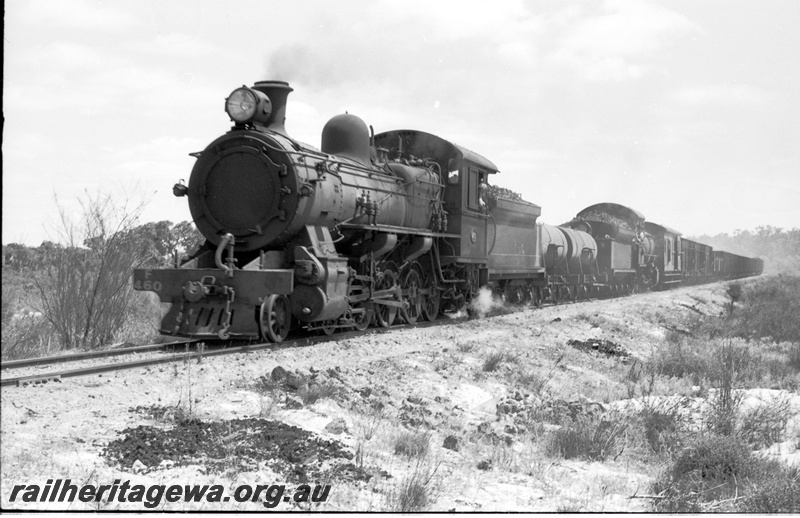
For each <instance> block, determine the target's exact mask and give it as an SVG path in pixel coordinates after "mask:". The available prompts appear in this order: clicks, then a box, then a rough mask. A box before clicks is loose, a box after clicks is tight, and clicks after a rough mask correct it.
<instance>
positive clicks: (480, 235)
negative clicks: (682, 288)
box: [133, 81, 763, 342]
mask: <svg viewBox="0 0 800 518" xmlns="http://www.w3.org/2000/svg"><path fill="white" fill-rule="evenodd" d="M292 91H293V90H292V88H291V87H290V86H289V85H288V84H287V83H285V82H282V81H260V82H256V83H255V84H254V85H253V86H251V87H248V86H242V87H240V88H237V89H235V90H234V91H233V92H232V93H231V94H230V95H229V96H228V97H227V99H226V100H225V111H226V113H227V114H228V116H229V117H230V119H231V121H232V123H233V127H232V128H231V129H230V131H228V132H227V133H225V134H224V135H222V136H221V137H219V138H218V139H216V140H215V141H213V142H212V143H211V144H209V145H208V146H207V147H206V148H205V149H204V150H203V151H201V152H199V153H192V156H194V157H195V158H196V159H197V161H196V163H195V165H194V168H193V170H192V174H191V177H190V179H189V184H188V185H184V184H183V183H178V184H176V185H175V186H174V188H173V193H174V194H175V196H178V197H184V196H185V197H187V198H188V202H189V209H190V211H191V214H192V219H193V220H194V223H195V224H196V225H197V228H198V229H199V230H200V232H201V233H202V234H203V236H204V237H205V238H206V241H205V243H204V244H203V245H202V246H201V247H200V248H199V249H198V250H197V251H196V252H195V253H193V254H192V255H191V257H189V258H188V259H187V260H185V261H184V262H183V263H182V264H179V265H177V267H176V268H173V269H137V270H135V271H134V274H133V283H134V288H135V289H137V290H143V291H153V292H155V293H157V294H158V296H159V298H160V300H161V301H162V302H165V303H170V304H171V306H170V309H169V311H168V313H167V314H166V315H165V317H164V318H163V321H162V323H161V329H160V332H161V333H162V334H164V335H173V336H185V337H195V338H204V339H228V338H248V339H259V338H263V339H265V340H270V341H273V342H280V341H283V340H285V339H286V337H287V335H288V333H289V331H290V329H291V328H292V327H303V328H305V329H308V330H312V331H320V332H323V333H326V334H331V333H333V332H335V331H336V330H337V329H347V328H349V329H357V330H363V329H366V328H367V327H368V326H370V325H372V324H375V325H378V326H383V327H388V326H391V325H392V324H393V323H395V322H396V321H398V320H402V321H404V322H407V323H411V324H413V323H415V322H417V321H418V319H420V318H422V319H425V320H434V319H436V318H437V317H438V316H439V315H440V314H441V313H443V312H445V311H453V310H458V309H460V308H462V307H468V305H469V303H470V302H471V300H472V299H473V298H474V297H475V296H476V295H477V293H478V290H479V288H480V287H482V286H488V287H490V288H492V289H493V290H494V291H496V292H498V293H502V294H503V295H504V296H505V297H506V299H508V300H510V301H512V302H519V303H523V302H531V303H533V304H537V305H540V304H541V303H542V302H543V301H545V300H549V301H552V302H554V303H558V302H559V300H561V299H564V298H570V299H572V300H577V299H578V298H580V297H590V296H600V295H606V294H615V293H626V292H632V291H635V290H637V289H649V288H658V287H667V286H671V285H675V284H677V283H680V282H684V281H691V282H702V281H708V280H712V279H717V278H732V277H738V276H744V275H754V274H757V273H760V272H761V269H763V263H762V262H760V260H758V259H747V258H741V257H738V256H733V255H732V254H726V253H724V252H714V251H712V250H711V249H710V247H706V246H705V245H701V244H699V243H692V242H689V241H687V240H683V245H684V248H685V252H684V248H682V242H681V240H680V235H679V234H678V233H677V232H675V231H672V230H670V229H668V228H666V227H661V226H659V225H654V224H651V223H649V222H646V221H645V219H644V216H642V215H641V214H640V213H638V212H636V211H634V210H632V209H628V208H626V207H623V206H621V205H616V204H611V203H604V204H598V205H594V206H592V207H589V208H587V209H585V210H583V211H582V212H580V213H579V214H578V215H577V217H576V218H575V219H574V220H573V221H570V222H569V223H567V224H565V225H562V226H559V227H555V226H550V225H541V224H537V221H536V220H537V218H538V217H539V216H540V215H541V207H539V206H538V205H535V204H533V203H529V202H527V201H524V200H522V199H519V197H517V196H510V195H507V194H506V193H505V191H504V190H498V189H497V188H495V187H494V186H493V185H492V184H493V182H492V177H493V176H494V175H496V174H497V173H498V172H499V171H498V169H497V167H496V166H495V165H494V164H493V163H492V162H491V161H489V160H487V159H486V158H484V157H482V156H480V155H478V154H477V153H474V152H472V151H470V150H468V149H466V148H463V147H461V146H459V145H457V144H454V143H452V142H449V141H447V140H445V139H443V138H441V137H438V136H436V135H432V134H429V133H425V132H421V131H416V130H397V131H390V132H385V133H380V134H377V135H376V134H374V133H373V132H372V129H371V127H369V128H368V127H367V125H366V124H365V123H364V122H363V121H362V120H361V119H359V118H358V117H356V116H354V115H350V114H344V115H337V116H335V117H333V118H332V119H331V120H330V121H328V123H327V124H326V125H325V127H324V128H323V130H322V143H321V148H320V149H317V148H315V147H313V146H310V145H308V144H304V143H302V142H298V141H297V140H295V139H293V138H291V137H290V136H289V135H288V134H287V133H286V129H285V126H284V123H285V114H286V106H287V98H288V95H289V93H290V92H292ZM690 243H691V246H688V245H689V244H690ZM718 254H719V255H718ZM684 255H686V257H687V259H686V260H685V261H683V262H682V260H681V258H682V257H684ZM689 257H691V261H690V260H689ZM684 263H685V264H684Z"/></svg>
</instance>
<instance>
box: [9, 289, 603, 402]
mask: <svg viewBox="0 0 800 518" xmlns="http://www.w3.org/2000/svg"><path fill="white" fill-rule="evenodd" d="M590 300H597V299H583V298H581V299H578V300H577V302H585V301H590ZM573 302H575V301H573ZM547 305H548V306H549V305H551V304H547ZM552 305H553V306H557V305H558V303H557V302H556V303H554V304H552ZM529 307H533V306H528V305H515V306H512V307H509V306H506V307H504V309H503V311H504V314H511V313H516V312H519V311H523V310H525V309H527V308H529ZM538 307H541V306H538ZM465 320H467V317H458V318H454V317H450V318H446V317H445V318H439V319H437V320H435V321H433V322H422V321H420V322H417V323H415V324H399V325H393V326H391V327H388V328H380V327H371V328H369V330H368V331H355V330H351V331H344V332H340V333H334V334H332V335H317V336H302V337H298V338H295V339H292V340H286V341H284V342H280V343H273V342H264V343H258V344H247V345H242V346H235V347H231V346H230V342H228V343H227V344H225V345H223V346H222V347H219V346H212V347H211V348H206V347H205V346H202V345H201V347H200V348H199V350H197V351H194V352H183V353H177V354H171V355H165V356H157V357H154V358H144V359H138V360H132V361H126V362H116V363H108V364H101V365H91V366H88V367H81V368H75V369H66V370H59V371H49V372H44V373H36V374H31V375H26V376H16V377H6V378H2V379H0V386H2V387H10V386H18V387H23V386H27V385H31V384H39V383H46V382H48V381H60V380H62V379H66V378H73V377H78V376H89V375H92V374H103V373H106V372H114V371H120V370H127V369H135V368H139V367H148V366H151V365H159V364H164V363H172V362H178V361H189V360H195V359H198V360H199V359H201V358H206V357H213V356H222V355H228V354H239V353H249V352H254V351H260V350H263V349H284V348H291V347H305V346H309V345H315V344H320V343H325V342H331V341H335V340H346V339H349V338H355V337H358V336H364V335H370V334H384V333H388V332H391V331H397V330H403V329H412V328H417V329H419V328H427V327H434V326H440V325H448V324H452V323H456V322H463V321H465ZM198 342H201V341H200V340H184V341H175V342H169V343H164V344H151V345H142V346H138V347H126V348H120V349H110V350H106V351H93V352H87V353H77V354H69V355H61V356H51V357H45V358H32V359H27V360H15V361H10V362H4V363H3V364H2V371H3V372H6V371H8V370H12V369H18V368H23V367H37V366H43V365H53V364H57V363H67V362H74V361H81V360H89V359H97V358H105V357H113V356H120V355H125V354H135V353H148V352H157V351H165V350H167V349H169V348H175V347H177V346H189V345H193V344H196V343H198Z"/></svg>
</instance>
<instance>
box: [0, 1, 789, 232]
mask: <svg viewBox="0 0 800 518" xmlns="http://www.w3.org/2000/svg"><path fill="white" fill-rule="evenodd" d="M798 27H800V2H797V1H796V0H784V1H778V0H759V1H756V0H751V1H736V0H725V1H723V0H718V1H712V0H707V1H702V2H698V1H696V0H673V1H670V0H662V1H643V0H637V1H628V0H605V1H549V0H536V1H521V0H495V1H493V2H489V1H485V0H481V1H471V0H458V1H455V0H454V1H443V0H424V1H421V0H393V1H387V0H369V1H367V0H364V1H354V0H338V1H330V0H324V1H320V0H314V1H311V0H291V1H273V0H259V1H242V0H238V1H235V0H234V1H222V0H220V1H207V0H185V1H183V0H182V1H171V0H150V1H148V0H135V1H125V0H114V1H97V0H91V1H90V0H45V1H35V0H7V1H6V2H5V34H4V50H3V54H4V62H3V72H4V75H3V112H4V117H5V124H4V127H3V144H2V145H3V178H2V179H3V225H2V242H3V243H4V244H8V243H12V242H18V243H25V244H28V245H32V246H36V245H38V244H40V243H41V242H42V241H44V240H54V241H58V240H59V238H60V237H61V236H60V234H59V232H58V230H57V227H58V226H57V222H58V218H59V207H61V208H62V209H63V210H64V211H65V213H66V214H68V215H69V216H71V217H72V216H76V217H77V215H79V214H80V204H79V200H80V199H81V197H85V196H87V193H88V195H93V194H95V193H101V192H102V193H107V194H111V195H113V196H114V197H115V199H117V200H120V201H119V203H120V205H122V204H123V203H124V202H126V201H127V202H131V203H134V204H135V203H138V201H140V200H145V201H146V202H147V204H146V206H145V208H144V211H143V212H142V220H141V221H142V222H145V221H160V220H164V219H167V220H170V221H173V222H178V221H182V220H188V219H190V217H191V216H190V214H189V210H188V204H187V202H186V198H175V197H174V196H173V195H172V185H173V184H175V183H176V182H177V181H178V180H180V179H184V180H185V181H187V182H188V180H189V175H190V173H191V168H192V166H193V164H194V160H195V159H194V158H192V157H190V156H189V153H191V152H196V151H201V150H202V149H204V148H205V146H206V145H208V144H209V143H210V142H211V141H212V140H214V139H215V138H216V137H218V136H219V135H221V134H222V133H224V132H226V131H227V130H228V129H229V128H230V122H229V119H228V117H227V115H226V114H225V112H224V99H225V97H227V96H228V94H229V93H230V92H231V91H232V90H234V89H235V88H237V87H239V86H242V85H252V84H253V83H254V82H255V81H259V80H267V79H274V80H283V81H288V82H289V83H290V85H291V86H292V87H293V88H294V92H292V93H291V94H290V95H289V104H288V107H287V114H286V117H287V119H286V128H287V131H288V133H289V134H290V135H291V136H292V137H294V138H295V139H297V140H300V141H302V142H306V143H308V144H311V145H313V146H316V147H319V145H320V133H321V130H322V127H323V126H324V124H325V123H326V122H327V121H328V120H329V119H330V118H331V117H333V116H335V115H337V114H340V113H344V112H345V111H347V112H349V113H351V114H355V115H358V116H359V117H361V118H362V119H364V121H365V122H366V123H367V124H369V125H372V126H373V127H374V128H375V131H376V133H379V132H382V131H389V130H392V129H417V130H421V131H426V132H429V133H434V134H436V135H439V136H441V137H443V138H445V139H447V140H450V141H452V142H455V143H457V144H459V145H461V146H463V147H466V148H469V149H471V150H472V151H475V152H477V153H479V154H480V155H483V156H484V157H486V158H488V159H489V160H491V161H492V162H493V163H495V164H496V165H497V167H498V169H499V170H500V174H498V175H496V176H494V177H493V178H492V180H493V181H492V183H496V184H498V185H501V186H503V187H506V188H509V189H512V190H514V191H517V192H519V193H520V194H522V195H523V197H524V198H525V199H526V200H528V201H531V202H534V203H536V204H538V205H540V206H542V216H541V218H540V221H544V222H547V223H550V224H560V223H563V222H565V221H568V220H569V219H571V218H572V217H573V216H574V215H575V214H576V213H577V212H579V211H580V210H581V209H583V208H585V207H587V206H589V205H592V204H595V203H599V202H616V203H621V204H624V205H628V206H630V207H632V208H634V209H636V210H638V211H640V212H642V213H643V214H644V215H645V216H646V217H647V219H648V220H650V221H654V222H657V223H660V224H663V225H666V226H669V227H672V228H675V229H677V230H679V231H681V232H683V233H684V234H685V235H701V234H717V233H721V232H727V233H732V232H733V231H734V230H736V229H742V230H745V229H746V230H753V229H755V228H756V227H757V226H761V225H772V226H776V227H781V228H785V229H789V228H794V227H800V30H798Z"/></svg>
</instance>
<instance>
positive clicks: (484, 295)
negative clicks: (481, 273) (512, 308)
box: [469, 286, 505, 318]
mask: <svg viewBox="0 0 800 518" xmlns="http://www.w3.org/2000/svg"><path fill="white" fill-rule="evenodd" d="M504 306H505V303H504V302H503V299H502V298H501V297H499V296H497V295H495V294H494V293H492V290H490V289H489V288H487V287H485V286H484V287H482V288H481V289H480V290H479V291H478V296H477V297H475V298H474V299H472V302H471V303H470V306H469V307H470V309H471V310H472V311H473V313H474V314H475V315H476V316H477V317H478V318H483V317H485V316H486V315H487V313H489V312H490V311H491V310H493V309H500V308H502V307H504Z"/></svg>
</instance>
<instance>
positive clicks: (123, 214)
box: [34, 195, 143, 348]
mask: <svg viewBox="0 0 800 518" xmlns="http://www.w3.org/2000/svg"><path fill="white" fill-rule="evenodd" d="M80 201H81V206H82V209H83V213H82V216H81V218H82V219H81V221H80V222H79V223H75V222H73V221H72V220H71V219H70V217H69V216H68V215H67V212H66V209H65V208H64V207H62V206H59V210H60V214H61V224H62V227H63V229H62V231H63V235H64V238H65V240H66V241H67V243H68V246H66V247H61V246H57V247H54V248H53V249H52V250H51V251H50V257H49V258H48V260H47V262H46V264H45V265H44V267H43V270H42V271H41V272H40V273H39V274H38V275H36V276H35V278H34V283H35V286H36V291H37V293H38V295H39V298H40V301H41V309H42V313H43V314H44V316H45V318H47V320H48V321H49V322H50V324H51V325H52V326H53V328H54V329H55V331H56V333H57V334H58V336H59V339H60V341H61V346H62V347H65V348H73V347H92V348H93V347H98V346H100V345H104V344H109V343H111V341H112V340H113V339H114V335H115V333H116V332H117V331H119V330H120V329H121V328H122V326H123V324H124V323H125V319H126V315H127V313H128V311H129V310H130V308H131V304H132V300H133V289H132V287H131V283H130V278H131V272H132V270H133V268H134V266H136V264H137V263H138V262H139V261H141V260H143V256H142V251H141V250H140V249H139V247H138V246H136V244H137V242H136V241H135V240H133V239H130V231H131V230H132V229H133V227H134V224H135V222H136V219H137V217H138V214H139V212H140V210H141V206H140V207H138V208H135V209H133V210H128V209H127V207H125V206H124V205H123V206H119V205H118V204H117V203H116V201H115V200H113V199H112V198H111V196H109V195H97V196H95V197H94V198H92V197H90V196H89V195H87V196H86V197H85V199H83V200H80Z"/></svg>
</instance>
